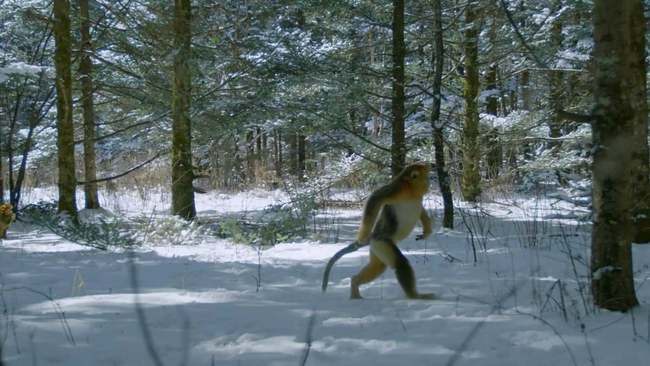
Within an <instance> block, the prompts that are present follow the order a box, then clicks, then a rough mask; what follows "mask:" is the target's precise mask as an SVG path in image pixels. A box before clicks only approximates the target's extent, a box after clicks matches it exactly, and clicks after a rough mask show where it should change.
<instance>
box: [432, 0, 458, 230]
mask: <svg viewBox="0 0 650 366" xmlns="http://www.w3.org/2000/svg"><path fill="white" fill-rule="evenodd" d="M433 47H434V49H433V52H434V53H433V60H432V61H433V62H432V63H433V85H432V93H433V105H432V107H431V128H432V129H433V145H434V148H435V155H434V157H435V161H436V174H437V175H438V185H439V186H440V193H441V195H442V202H443V207H444V212H443V217H442V226H443V227H446V228H448V229H453V228H454V201H453V198H452V194H451V182H450V179H449V173H448V172H447V167H446V163H445V150H444V149H445V147H444V146H445V145H444V134H443V129H444V125H443V123H442V122H441V121H440V103H441V99H442V68H443V66H444V57H445V56H444V55H445V47H444V39H443V34H442V4H441V0H434V1H433Z"/></svg>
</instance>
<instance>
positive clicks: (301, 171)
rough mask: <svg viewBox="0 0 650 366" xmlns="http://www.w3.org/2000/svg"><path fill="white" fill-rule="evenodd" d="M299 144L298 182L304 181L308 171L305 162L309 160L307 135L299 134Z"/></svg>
mask: <svg viewBox="0 0 650 366" xmlns="http://www.w3.org/2000/svg"><path fill="white" fill-rule="evenodd" d="M297 142H298V166H297V172H298V180H300V181H304V180H305V170H306V164H305V161H306V159H307V146H306V144H307V139H306V138H305V135H303V134H302V133H298V135H297Z"/></svg>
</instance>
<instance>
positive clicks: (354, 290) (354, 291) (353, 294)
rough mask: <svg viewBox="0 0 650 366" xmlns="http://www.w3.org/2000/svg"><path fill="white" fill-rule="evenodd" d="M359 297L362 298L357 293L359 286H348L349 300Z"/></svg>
mask: <svg viewBox="0 0 650 366" xmlns="http://www.w3.org/2000/svg"><path fill="white" fill-rule="evenodd" d="M359 299H363V297H361V293H359V288H358V287H357V288H354V287H352V288H350V300H359Z"/></svg>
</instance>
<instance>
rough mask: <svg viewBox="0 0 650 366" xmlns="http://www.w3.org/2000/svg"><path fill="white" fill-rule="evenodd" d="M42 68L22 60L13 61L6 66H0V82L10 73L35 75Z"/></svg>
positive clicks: (42, 68)
mask: <svg viewBox="0 0 650 366" xmlns="http://www.w3.org/2000/svg"><path fill="white" fill-rule="evenodd" d="M44 69H45V68H44V67H41V66H35V65H29V64H26V63H24V62H13V63H11V64H9V65H7V66H4V67H0V83H2V82H4V81H5V80H7V79H9V76H10V75H23V76H30V75H37V74H38V73H40V72H41V71H42V70H44Z"/></svg>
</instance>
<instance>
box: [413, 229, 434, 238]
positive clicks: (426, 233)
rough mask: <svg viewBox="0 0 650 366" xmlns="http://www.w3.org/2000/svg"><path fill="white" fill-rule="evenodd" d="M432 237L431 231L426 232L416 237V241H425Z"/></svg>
mask: <svg viewBox="0 0 650 366" xmlns="http://www.w3.org/2000/svg"><path fill="white" fill-rule="evenodd" d="M430 235H431V231H425V232H423V233H422V234H420V235H417V236H416V237H415V240H424V239H426V238H428V237H429V236H430Z"/></svg>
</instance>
